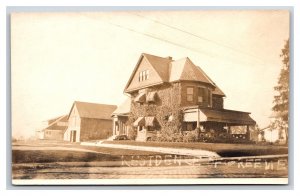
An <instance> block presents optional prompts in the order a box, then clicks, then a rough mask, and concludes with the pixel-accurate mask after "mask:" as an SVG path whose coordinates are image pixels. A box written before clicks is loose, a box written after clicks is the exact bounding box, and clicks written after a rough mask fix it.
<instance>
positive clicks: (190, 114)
mask: <svg viewBox="0 0 300 196" xmlns="http://www.w3.org/2000/svg"><path fill="white" fill-rule="evenodd" d="M255 124H256V122H255V121H254V120H253V119H252V118H251V117H250V113H248V112H241V111H234V110H226V109H213V108H200V107H198V106H195V107H189V108H184V109H183V130H184V131H191V130H199V138H200V140H201V138H202V139H203V138H205V139H208V140H211V141H214V140H220V139H221V140H222V139H224V140H226V139H227V140H230V138H232V139H234V137H240V138H241V139H244V140H248V141H249V140H250V127H251V126H254V125H255Z"/></svg>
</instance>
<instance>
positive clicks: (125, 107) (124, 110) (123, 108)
mask: <svg viewBox="0 0 300 196" xmlns="http://www.w3.org/2000/svg"><path fill="white" fill-rule="evenodd" d="M130 108H131V99H130V98H127V99H126V100H125V101H124V102H123V103H122V104H121V105H119V106H118V108H117V109H116V110H115V111H114V112H113V113H112V116H113V115H127V114H129V113H130Z"/></svg>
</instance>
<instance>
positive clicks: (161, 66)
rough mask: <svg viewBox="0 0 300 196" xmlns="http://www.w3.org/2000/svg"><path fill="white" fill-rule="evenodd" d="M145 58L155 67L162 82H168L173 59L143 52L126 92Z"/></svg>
mask: <svg viewBox="0 0 300 196" xmlns="http://www.w3.org/2000/svg"><path fill="white" fill-rule="evenodd" d="M143 58H145V59H146V60H147V61H148V62H149V63H150V65H151V66H152V67H153V69H154V70H155V71H156V72H157V74H158V75H159V77H160V79H161V83H163V82H168V80H169V63H170V62H171V61H172V59H170V58H163V57H159V56H154V55H151V54H146V53H142V54H141V56H140V58H139V60H138V62H137V64H136V66H135V68H134V70H133V72H132V74H131V76H130V78H129V80H128V82H127V84H126V86H125V89H124V92H126V90H127V89H128V87H129V85H130V83H131V81H132V79H133V77H134V75H135V73H136V71H137V69H138V68H139V65H140V63H141V62H142V60H143Z"/></svg>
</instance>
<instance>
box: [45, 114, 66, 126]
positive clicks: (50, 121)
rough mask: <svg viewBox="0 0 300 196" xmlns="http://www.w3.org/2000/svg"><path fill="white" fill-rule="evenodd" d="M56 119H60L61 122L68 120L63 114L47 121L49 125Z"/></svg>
mask: <svg viewBox="0 0 300 196" xmlns="http://www.w3.org/2000/svg"><path fill="white" fill-rule="evenodd" d="M58 119H60V121H62V122H67V121H68V115H67V114H66V115H63V116H58V117H55V118H51V119H49V120H47V121H48V123H49V125H50V124H52V123H53V122H55V121H57V120H58Z"/></svg>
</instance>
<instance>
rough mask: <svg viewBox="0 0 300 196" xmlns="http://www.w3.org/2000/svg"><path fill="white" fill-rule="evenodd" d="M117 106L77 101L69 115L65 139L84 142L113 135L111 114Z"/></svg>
mask: <svg viewBox="0 0 300 196" xmlns="http://www.w3.org/2000/svg"><path fill="white" fill-rule="evenodd" d="M116 108H117V106H115V105H106V104H98V103H87V102H80V101H75V102H74V103H73V105H72V108H71V110H70V112H69V115H68V122H69V123H68V124H69V126H68V128H67V130H66V132H65V133H64V140H65V141H70V142H82V141H91V140H100V139H106V138H108V137H109V136H111V135H112V123H113V121H112V119H111V114H112V113H113V111H115V110H116Z"/></svg>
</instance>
